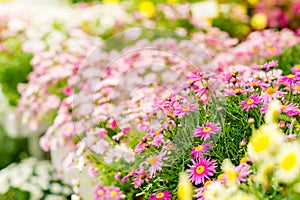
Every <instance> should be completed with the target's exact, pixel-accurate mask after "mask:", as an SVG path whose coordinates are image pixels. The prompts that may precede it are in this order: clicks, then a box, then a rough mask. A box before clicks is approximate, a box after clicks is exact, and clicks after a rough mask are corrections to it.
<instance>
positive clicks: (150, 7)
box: [139, 1, 155, 18]
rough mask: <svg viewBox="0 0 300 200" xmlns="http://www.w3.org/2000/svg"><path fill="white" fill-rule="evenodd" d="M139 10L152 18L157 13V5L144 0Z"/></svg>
mask: <svg viewBox="0 0 300 200" xmlns="http://www.w3.org/2000/svg"><path fill="white" fill-rule="evenodd" d="M139 11H140V12H141V13H142V14H143V15H144V16H145V17H148V18H151V17H153V16H154V14H155V6H154V4H153V3H152V2H151V1H143V2H141V3H140V4H139Z"/></svg>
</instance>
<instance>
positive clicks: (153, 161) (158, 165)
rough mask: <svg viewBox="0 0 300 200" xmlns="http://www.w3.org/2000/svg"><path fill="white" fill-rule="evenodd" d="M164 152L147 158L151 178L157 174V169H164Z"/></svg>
mask: <svg viewBox="0 0 300 200" xmlns="http://www.w3.org/2000/svg"><path fill="white" fill-rule="evenodd" d="M164 156H165V154H164V153H162V152H161V153H159V154H158V155H156V156H151V157H149V158H148V159H147V164H148V165H149V172H150V178H153V177H154V176H155V175H156V172H157V171H161V170H162V161H163V158H164Z"/></svg>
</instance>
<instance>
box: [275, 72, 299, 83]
mask: <svg viewBox="0 0 300 200" xmlns="http://www.w3.org/2000/svg"><path fill="white" fill-rule="evenodd" d="M297 80H299V77H297V76H296V75H295V74H289V75H287V76H282V77H280V78H279V80H278V83H281V84H285V85H289V84H292V83H294V82H295V81H297Z"/></svg>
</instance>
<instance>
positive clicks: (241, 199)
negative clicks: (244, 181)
mask: <svg viewBox="0 0 300 200" xmlns="http://www.w3.org/2000/svg"><path fill="white" fill-rule="evenodd" d="M256 199H257V198H256V197H255V196H253V195H251V194H249V193H245V192H237V193H236V194H234V195H233V196H232V198H231V199H230V200H256Z"/></svg>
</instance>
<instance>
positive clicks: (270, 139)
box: [248, 124, 284, 160]
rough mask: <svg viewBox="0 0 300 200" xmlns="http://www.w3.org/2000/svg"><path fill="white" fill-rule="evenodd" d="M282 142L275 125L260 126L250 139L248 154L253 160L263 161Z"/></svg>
mask: <svg viewBox="0 0 300 200" xmlns="http://www.w3.org/2000/svg"><path fill="white" fill-rule="evenodd" d="M282 141H284V137H283V134H282V133H281V132H280V130H279V129H278V126H277V124H265V125H263V126H261V127H260V128H259V129H258V130H257V131H256V132H255V133H254V134H253V135H252V136H251V138H250V142H249V144H248V154H249V156H250V158H252V159H254V160H264V159H266V158H267V157H270V155H272V154H274V153H276V151H277V150H278V149H279V148H280V146H281V145H282Z"/></svg>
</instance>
